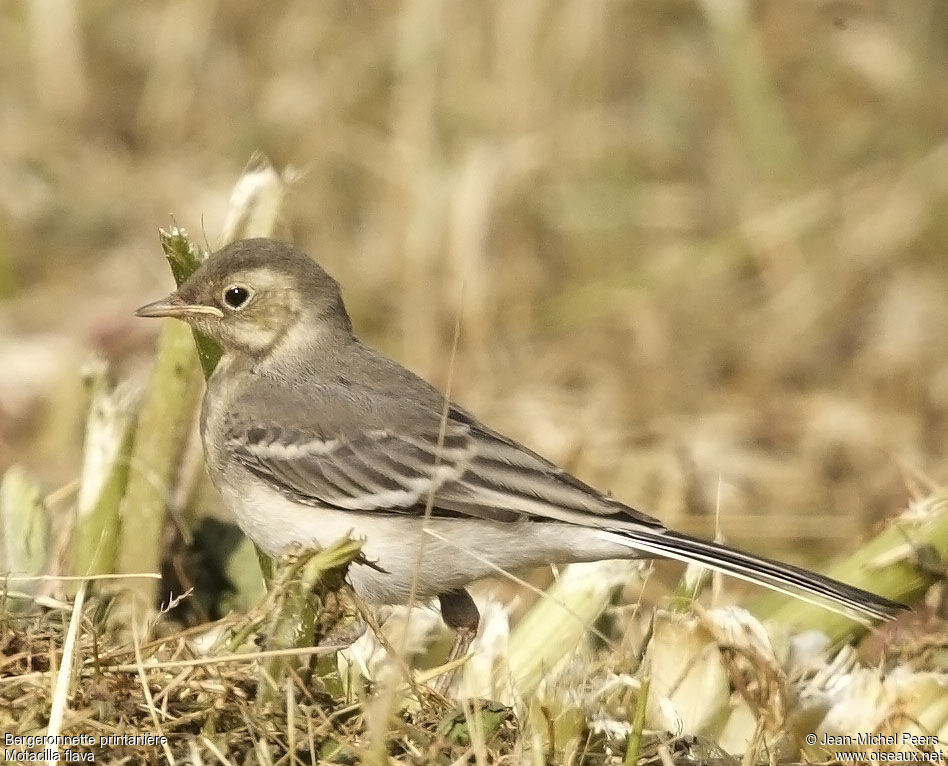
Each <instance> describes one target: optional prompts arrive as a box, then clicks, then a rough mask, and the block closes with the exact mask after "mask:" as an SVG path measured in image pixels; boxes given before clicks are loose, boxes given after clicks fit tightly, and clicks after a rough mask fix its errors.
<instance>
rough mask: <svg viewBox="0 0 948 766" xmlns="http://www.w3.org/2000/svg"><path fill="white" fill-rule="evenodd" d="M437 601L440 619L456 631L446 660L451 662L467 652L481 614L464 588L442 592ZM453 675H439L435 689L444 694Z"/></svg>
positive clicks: (452, 679)
mask: <svg viewBox="0 0 948 766" xmlns="http://www.w3.org/2000/svg"><path fill="white" fill-rule="evenodd" d="M438 601H440V602H441V619H442V620H444V624H445V625H447V626H448V627H449V628H451V629H452V630H454V631H455V633H456V636H455V639H454V646H452V647H451V653H450V654H449V655H448V662H451V661H453V660H456V659H458V658H459V657H461V656H463V655H464V654H466V653H467V650H468V649H469V648H470V646H471V642H472V641H473V640H474V636H476V635H477V627H478V625H479V624H480V622H481V615H480V612H478V611H477V604H475V603H474V599H472V598H471V594H470V593H468V592H467V591H466V590H464V588H458V590H451V591H448V592H447V593H442V594H441V595H440V596H438ZM454 676H455V673H453V672H452V673H445V674H444V675H442V676H439V677H438V679H437V680H436V681H435V684H434V689H435V691H437V692H438V693H439V694H444V693H445V692H446V691H447V690H448V687H450V686H451V682H452V681H454Z"/></svg>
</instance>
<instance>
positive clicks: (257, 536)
mask: <svg viewBox="0 0 948 766" xmlns="http://www.w3.org/2000/svg"><path fill="white" fill-rule="evenodd" d="M229 486H230V487H233V486H234V484H229ZM221 491H222V494H223V495H224V500H225V502H226V503H227V505H228V506H229V507H230V508H231V510H233V511H234V513H235V515H236V517H237V523H238V524H239V525H240V527H241V529H243V531H244V532H245V533H246V534H247V535H248V536H249V537H250V538H251V539H252V540H253V541H254V542H255V543H256V544H257V545H258V546H259V547H260V548H261V549H263V550H264V551H265V552H266V553H268V554H270V555H271V556H277V555H280V554H281V553H283V552H285V551H287V550H290V549H292V548H293V547H296V546H299V547H301V548H303V549H307V548H312V547H319V548H325V547H328V546H330V545H332V544H333V543H335V542H336V541H338V540H340V539H342V538H343V537H346V536H349V537H352V538H353V539H364V540H365V544H364V547H363V553H364V555H365V557H366V558H367V559H368V560H369V561H370V562H372V563H373V564H375V565H377V567H378V569H376V568H373V567H371V566H367V565H356V566H353V567H352V568H351V569H350V570H349V579H350V581H351V582H352V585H353V587H354V588H355V589H356V591H357V592H358V593H359V595H360V596H362V597H363V598H364V599H366V600H367V601H370V602H374V603H384V604H402V603H407V601H408V600H409V598H410V597H411V592H412V583H413V582H415V586H414V590H415V597H416V598H417V599H418V600H427V599H430V598H433V597H434V596H436V595H438V594H440V593H445V592H447V591H450V590H453V589H455V588H460V587H463V586H464V585H467V584H468V583H469V582H471V581H472V580H476V579H479V578H482V577H486V576H489V575H502V574H503V572H510V571H515V570H518V569H523V568H526V567H535V566H542V565H544V564H549V563H565V562H569V561H589V560H595V559H604V558H627V557H629V554H630V551H629V550H628V548H626V547H624V546H619V545H616V544H615V543H607V542H601V541H600V538H599V532H598V530H593V529H589V528H586V527H580V526H575V525H571V524H561V523H558V522H530V521H520V522H490V521H485V520H483V519H475V518H469V519H465V518H457V519H456V518H449V519H444V518H441V519H429V520H428V521H427V522H425V520H424V519H422V518H419V517H417V516H412V515H408V514H399V513H396V512H392V511H388V512H386V511H380V512H377V513H364V512H357V511H345V510H339V509H334V508H320V507H314V506H309V505H303V504H301V503H295V502H293V501H291V500H289V499H288V498H286V497H284V496H283V495H281V494H280V493H278V492H276V491H275V490H273V489H271V488H269V487H266V486H264V485H261V484H259V483H258V484H256V486H255V488H253V489H250V490H248V491H246V492H244V493H237V492H235V491H234V490H232V489H228V488H227V484H225V483H222V486H221ZM578 551H582V553H583V554H584V555H577V552H578ZM379 569H381V570H383V571H379ZM416 573H417V575H416Z"/></svg>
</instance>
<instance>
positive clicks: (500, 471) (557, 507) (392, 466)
mask: <svg viewBox="0 0 948 766" xmlns="http://www.w3.org/2000/svg"><path fill="white" fill-rule="evenodd" d="M340 401H342V402H345V401H346V396H345V392H340V395H339V396H336V397H335V398H334V402H335V403H336V406H338V403H339V402H340ZM410 405H411V402H402V403H401V411H402V412H408V416H406V417H404V418H398V420H399V421H400V422H397V423H392V424H391V426H389V427H383V428H372V429H365V430H361V431H356V432H353V431H351V430H344V431H340V432H339V433H330V434H317V433H315V432H314V431H315V429H314V430H313V431H310V430H308V429H299V430H288V429H286V428H283V427H280V426H278V425H268V424H266V423H262V424H261V423H259V422H258V423H255V424H253V425H249V426H246V427H242V426H238V425H236V424H233V423H232V425H231V429H230V431H229V433H228V436H227V439H226V444H227V449H228V451H229V452H230V454H231V456H232V457H233V458H235V459H236V460H237V461H239V462H240V463H241V464H243V465H244V466H245V467H246V468H247V469H249V470H250V471H252V472H253V473H254V474H256V475H257V476H258V477H259V478H261V479H264V480H266V481H267V482H268V483H270V484H271V485H273V486H275V487H276V488H277V489H279V491H280V492H282V493H283V494H284V495H286V496H289V497H290V498H292V499H293V500H295V501H296V502H300V503H304V504H309V505H314V506H329V507H333V508H337V509H343V510H350V511H356V512H362V513H373V512H378V513H398V514H423V513H424V508H425V504H426V502H427V501H428V499H429V496H430V497H431V498H432V499H433V503H432V509H431V513H432V517H434V518H447V517H454V518H457V517H468V518H471V517H475V518H480V519H483V520H485V521H489V522H496V523H503V522H514V521H518V520H523V519H529V520H532V521H535V522H541V523H542V522H560V523H564V524H570V525H578V526H581V527H586V528H592V529H595V530H598V531H599V533H600V534H599V536H600V537H601V538H602V539H603V540H606V541H608V542H610V543H614V544H617V545H620V546H625V547H627V548H629V549H630V550H632V551H635V553H636V554H641V556H642V557H646V558H652V557H661V558H671V559H677V560H680V561H684V562H687V563H695V564H700V565H702V566H705V567H708V568H709V569H713V570H716V571H719V572H722V573H724V574H726V575H730V576H733V577H737V578H740V579H743V580H747V581H749V582H752V583H757V584H760V585H762V586H765V587H767V588H770V589H773V590H776V591H779V592H782V593H786V594H790V595H795V596H797V597H803V598H805V600H808V601H810V600H812V598H807V597H806V596H809V597H817V598H819V599H825V600H826V601H829V602H832V603H835V604H837V605H839V606H842V607H845V608H846V609H849V610H852V611H853V612H856V613H858V614H861V615H864V616H868V617H870V618H873V619H879V620H885V619H891V618H893V617H894V616H896V615H897V614H898V613H899V612H900V611H901V610H903V609H904V608H905V607H904V606H903V605H901V604H898V603H896V602H893V601H890V600H888V599H886V598H883V597H881V596H877V595H875V594H873V593H869V592H867V591H864V590H861V589H859V588H856V587H853V586H850V585H846V584H844V583H841V582H838V581H836V580H833V579H831V578H828V577H824V576H822V575H819V574H815V573H813V572H809V571H807V570H805V569H802V568H799V567H795V566H792V565H790V564H783V563H780V562H777V561H774V560H771V559H768V558H764V557H762V556H756V555H751V554H749V553H743V552H741V551H738V550H735V549H733V548H729V547H727V546H725V545H721V544H718V543H714V542H709V541H707V540H702V539H699V538H695V537H690V536H688V535H684V534H681V533H678V532H673V531H671V530H668V529H666V528H665V527H664V526H663V525H662V524H661V523H660V522H659V521H658V520H656V519H654V518H652V517H650V516H647V515H645V514H643V513H640V512H639V511H636V510H635V509H633V508H631V507H629V506H627V505H624V504H622V503H620V502H618V501H616V500H614V499H612V498H611V497H609V496H607V495H604V494H602V493H600V492H598V491H597V490H595V489H594V488H592V487H590V486H589V485H587V484H585V483H583V482H582V481H580V480H579V479H577V478H576V477H574V476H572V475H570V474H569V473H567V472H566V471H564V470H562V469H561V468H559V467H557V466H556V465H554V464H553V463H551V462H549V461H547V460H545V459H544V458H542V457H540V456H539V455H537V454H536V453H534V452H531V451H530V450H529V449H527V448H525V447H523V446H522V445H520V444H518V443H516V442H514V441H513V440H511V439H508V438H507V437H505V436H503V435H501V434H499V433H497V432H495V431H492V430H490V429H488V428H487V427H485V426H484V425H482V424H481V423H479V422H478V421H477V420H475V419H474V418H473V417H472V416H471V415H469V414H468V413H466V412H465V411H464V410H461V409H460V408H458V407H451V408H450V410H449V413H448V419H447V421H446V422H442V413H440V412H437V411H435V410H434V409H432V408H411V407H410ZM355 420H356V421H358V420H359V419H358V418H355ZM577 558H579V557H578V556H577ZM801 594H805V596H803V595H801ZM817 603H822V602H817ZM834 611H838V610H834Z"/></svg>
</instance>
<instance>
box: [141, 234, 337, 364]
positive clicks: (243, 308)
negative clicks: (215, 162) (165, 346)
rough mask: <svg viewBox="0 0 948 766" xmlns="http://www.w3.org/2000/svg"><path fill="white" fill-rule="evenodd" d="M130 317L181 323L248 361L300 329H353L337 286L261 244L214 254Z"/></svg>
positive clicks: (289, 254) (288, 254)
mask: <svg viewBox="0 0 948 766" xmlns="http://www.w3.org/2000/svg"><path fill="white" fill-rule="evenodd" d="M135 313H136V314H137V315H138V316H140V317H174V318H175V319H181V320H183V321H185V322H187V323H188V324H189V325H191V326H192V327H193V328H194V329H196V330H198V331H199V332H201V333H203V334H204V335H207V336H208V337H209V338H211V339H213V340H214V341H216V342H217V343H218V344H220V345H221V347H223V349H224V351H225V352H238V353H244V354H249V355H251V356H261V355H264V354H266V353H268V352H269V351H270V350H271V349H272V348H274V347H275V346H276V345H277V344H278V343H279V342H280V340H281V339H283V338H284V337H285V336H286V335H287V334H288V333H289V332H290V331H291V330H293V329H294V328H298V327H299V328H302V329H303V330H304V331H306V330H311V331H312V334H314V335H315V334H318V333H320V332H323V331H340V332H343V333H346V334H349V333H351V331H352V325H351V322H350V321H349V315H348V314H347V313H346V309H345V306H344V305H343V302H342V296H341V295H340V292H339V285H338V284H337V283H336V281H335V280H334V279H333V278H332V277H330V276H329V275H328V274H327V273H326V272H325V271H323V269H322V268H321V267H320V266H319V265H318V264H317V263H316V262H315V261H314V260H312V259H311V258H310V257H309V256H307V255H306V254H304V253H301V252H300V251H299V250H297V249H295V248H293V247H291V246H290V245H287V244H285V243H283V242H280V241H278V240H274V239H265V238H259V239H244V240H240V241H239V242H234V243H233V244H230V245H228V246H227V247H225V248H223V249H221V250H219V251H218V252H216V253H213V254H212V255H211V256H209V257H208V259H207V260H206V261H205V262H204V263H203V264H201V266H200V268H198V270H197V271H195V272H194V273H193V274H192V275H191V276H190V277H189V278H188V279H187V281H185V282H184V284H182V285H181V286H180V287H179V288H178V289H177V290H176V291H175V292H173V293H171V295H169V296H168V297H167V298H162V299H161V300H159V301H155V302H154V303H149V304H147V305H145V306H142V307H141V308H139V309H138V310H137V311H136V312H135ZM314 340H315V338H314Z"/></svg>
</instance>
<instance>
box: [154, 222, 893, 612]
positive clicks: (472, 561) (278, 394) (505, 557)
mask: <svg viewBox="0 0 948 766" xmlns="http://www.w3.org/2000/svg"><path fill="white" fill-rule="evenodd" d="M137 314H138V316H142V317H175V318H176V319H181V320H183V321H185V322H187V323H188V324H189V325H191V326H192V327H193V328H195V329H196V330H198V331H200V332H202V333H204V334H205V335H207V336H208V337H210V338H212V339H213V340H215V341H217V343H219V344H220V345H221V347H222V348H223V349H224V355H223V357H222V358H221V360H220V362H219V363H218V365H217V368H216V369H215V371H214V374H213V375H212V376H211V378H210V380H209V381H208V383H207V392H206V393H205V395H204V405H203V409H202V412H201V436H202V438H203V441H204V452H205V455H206V457H207V465H208V469H209V471H210V475H211V479H212V481H213V483H214V485H215V486H216V487H217V489H218V490H219V491H220V493H221V495H222V496H223V498H224V501H225V503H226V504H227V505H228V506H229V507H230V508H231V509H232V510H233V512H234V513H235V515H236V517H237V521H238V523H239V525H240V527H241V528H242V529H243V530H244V531H245V532H246V533H247V534H248V535H249V536H250V537H251V538H252V539H253V541H254V542H255V543H256V544H257V545H258V546H259V547H260V548H262V549H263V550H264V551H266V552H267V553H268V554H270V555H274V556H276V555H278V554H280V553H281V552H283V551H284V550H286V549H287V548H289V547H290V546H294V545H298V546H301V547H303V548H304V549H305V548H307V547H316V546H326V545H329V544H331V543H333V542H335V541H336V540H338V539H339V538H341V537H343V536H345V535H346V534H350V535H352V536H353V537H361V538H364V539H365V547H364V549H363V552H364V554H365V556H366V558H367V559H368V560H369V561H370V562H372V566H367V565H356V566H354V567H353V568H352V569H351V570H350V579H351V582H352V585H353V587H354V588H355V590H356V592H357V593H358V594H360V595H361V596H362V597H363V598H364V599H365V600H366V601H369V602H374V603H383V604H399V603H406V602H407V601H408V599H409V598H410V592H411V588H412V581H413V578H414V577H415V570H416V568H417V569H418V571H417V582H416V593H415V595H416V596H417V598H418V599H420V600H422V601H426V600H428V599H431V598H433V597H435V596H438V597H439V598H440V600H441V604H442V613H443V615H444V618H445V621H446V622H447V623H448V624H449V625H451V626H452V627H456V628H457V627H465V628H468V629H474V628H476V625H477V620H478V615H477V611H476V608H475V607H474V606H473V602H471V600H470V597H469V596H468V595H467V592H466V591H465V590H464V588H465V586H466V585H467V584H468V583H470V582H471V581H473V580H477V579H479V578H482V577H486V576H488V575H493V574H495V573H496V571H497V568H500V569H502V570H504V571H510V570H517V569H523V568H527V567H537V566H543V565H548V564H551V563H561V564H565V563H569V562H576V561H597V560H600V559H628V558H655V557H666V558H672V559H678V560H681V561H684V562H693V563H696V564H700V565H703V566H706V567H709V568H711V569H714V570H718V571H720V572H723V573H724V574H727V575H731V576H733V577H739V578H742V579H744V580H748V581H750V582H753V583H758V584H760V585H763V586H766V587H769V588H772V589H774V590H778V591H782V592H791V593H793V592H803V593H805V594H808V595H809V596H816V597H819V598H821V599H826V600H828V601H830V602H835V603H837V604H839V605H842V606H844V607H847V608H849V609H851V610H853V611H854V612H857V613H861V614H863V615H865V616H868V617H870V618H875V619H888V618H891V617H893V616H894V615H896V614H897V613H898V612H899V610H901V609H903V608H904V607H903V606H902V605H900V604H897V603H895V602H893V601H890V600H888V599H886V598H882V597H881V596H877V595H875V594H873V593H869V592H867V591H864V590H860V589H859V588H855V587H852V586H850V585H846V584H844V583H841V582H838V581H836V580H832V579H830V578H828V577H824V576H822V575H819V574H815V573H813V572H809V571H807V570H805V569H801V568H799V567H795V566H792V565H789V564H782V563H780V562H777V561H773V560H770V559H767V558H764V557H762V556H754V555H751V554H749V553H743V552H741V551H738V550H735V549H733V548H729V547H727V546H725V545H720V544H718V543H713V542H708V541H706V540H701V539H698V538H695V537H690V536H688V535H684V534H681V533H679V532H674V531H672V530H669V529H666V528H665V527H664V526H663V525H662V524H661V522H659V521H658V520H656V519H654V518H652V517H651V516H647V515H646V514H644V513H641V512H640V511H637V510H635V509H634V508H631V507H630V506H628V505H625V504H624V503H621V502H619V501H618V500H615V499H614V498H612V497H609V496H608V495H606V494H603V493H602V492H599V491H598V490H596V489H594V488H593V487H591V486H589V485H588V484H585V483H583V482H582V481H580V480H579V479H577V478H576V477H574V476H571V475H570V474H569V473H567V472H566V471H564V470H563V469H562V468H559V467H558V466H556V465H554V464H553V463H551V462H550V461H548V460H546V459H545V458H543V457H541V456H540V455H538V454H537V453H535V452H532V451H531V450H529V449H527V448H526V447H524V446H523V445H521V444H518V443H517V442H516V441H514V440H513V439H510V438H508V437H506V436H504V435H503V434H501V433H498V432H497V431H494V430H492V429H490V428H488V427H487V426H485V425H484V424H482V423H481V422H480V421H478V420H477V419H476V418H475V417H474V416H473V415H471V414H470V413H468V412H467V411H465V410H464V409H462V408H461V407H459V406H457V405H456V404H453V403H448V404H447V405H446V403H445V400H444V397H443V396H442V394H441V393H439V392H438V391H437V390H436V389H435V388H434V387H432V386H431V385H429V384H428V383H426V382H425V381H424V380H422V379H421V378H419V377H418V376H417V375H415V374H413V373H412V372H410V371H408V370H407V369H405V368H404V367H402V366H401V365H399V364H398V363H397V362H394V361H392V360H391V359H388V358H386V357H385V356H382V355H381V354H379V353H378V352H376V351H374V350H372V349H371V348H369V347H368V346H365V345H363V344H362V343H361V341H359V339H358V338H357V337H356V336H355V334H354V333H353V330H352V322H351V320H350V319H349V314H348V313H347V311H346V308H345V305H344V304H343V302H342V297H341V295H340V291H339V285H338V284H337V283H336V281H335V280H334V279H333V278H332V277H330V276H329V275H328V274H327V273H326V272H325V271H323V269H322V268H320V267H319V266H318V265H317V264H316V263H315V261H313V260H312V259H310V258H309V257H308V256H307V255H305V254H304V253H301V252H300V251H298V250H296V249H295V248H293V247H291V246H290V245H287V244H284V243H282V242H278V241H276V240H273V239H247V240H243V241H240V242H235V243H234V244H231V245H228V246H227V247H225V248H223V249H222V250H220V251H219V252H217V253H214V254H213V255H211V256H210V257H209V258H208V259H207V260H206V261H205V262H204V263H203V264H202V265H201V267H200V268H199V269H198V270H197V271H195V272H194V274H193V275H192V276H191V278H190V279H188V280H187V281H186V282H185V283H184V284H183V285H181V287H180V288H179V289H178V290H177V291H176V292H173V293H172V294H171V295H169V296H168V297H167V298H164V299H163V300H160V301H156V302H154V303H149V304H148V305H147V306H142V307H141V308H140V309H138V311H137ZM445 412H446V413H447V417H446V420H445V419H444V415H445ZM427 503H430V504H431V509H430V517H429V518H428V519H427V520H426V519H425V510H426V504H427ZM426 529H427V530H430V533H429V532H426ZM423 535H426V539H424V541H423V539H422V537H423ZM421 545H424V550H423V555H422V556H421V559H420V562H419V556H418V550H419V546H421ZM472 610H473V611H472Z"/></svg>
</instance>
